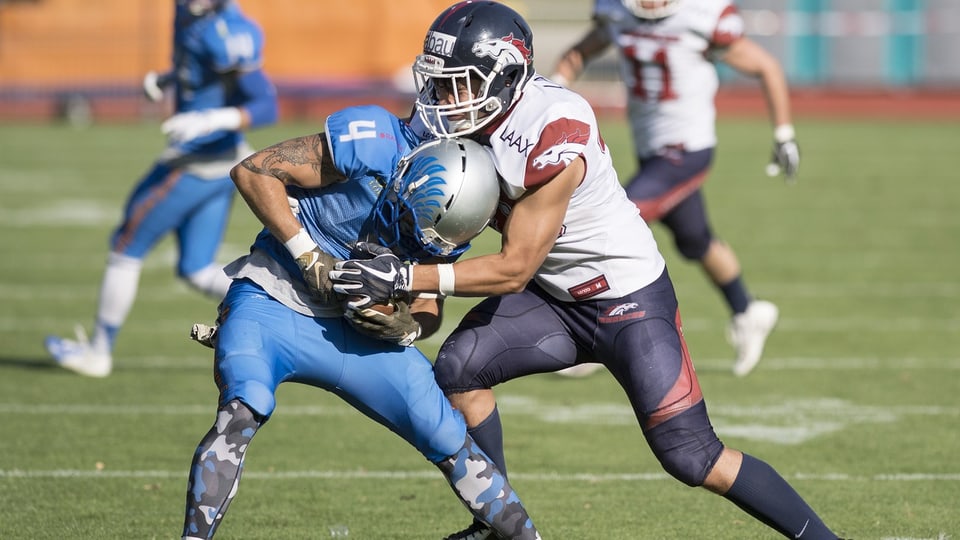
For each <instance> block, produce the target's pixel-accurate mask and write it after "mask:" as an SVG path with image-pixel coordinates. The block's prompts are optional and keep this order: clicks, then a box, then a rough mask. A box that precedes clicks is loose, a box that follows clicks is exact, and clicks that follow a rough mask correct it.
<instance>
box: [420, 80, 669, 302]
mask: <svg viewBox="0 0 960 540" xmlns="http://www.w3.org/2000/svg"><path fill="white" fill-rule="evenodd" d="M413 124H414V129H415V130H416V131H423V129H424V128H423V126H422V124H421V123H420V120H419V117H415V120H414V122H413ZM487 137H489V139H487ZM481 142H482V143H484V144H486V145H488V146H490V148H491V151H492V154H493V159H494V163H495V164H496V166H497V172H499V173H500V176H501V192H502V194H501V195H502V196H501V204H500V208H499V209H498V215H497V225H498V226H499V225H501V224H502V223H503V220H504V219H505V217H506V215H507V214H509V212H510V208H511V206H512V202H513V201H515V200H517V199H518V198H520V197H521V196H522V195H523V194H524V193H526V191H527V190H528V189H530V188H532V187H535V186H537V185H540V184H542V183H544V182H547V181H549V180H551V179H553V178H554V177H555V176H556V175H557V174H559V173H560V171H562V170H563V169H564V168H565V167H566V166H567V165H569V164H570V163H571V162H572V161H573V160H574V159H576V158H577V157H583V159H584V161H585V163H586V175H585V176H584V179H583V182H582V183H581V184H580V186H579V187H578V188H577V189H576V191H574V193H573V196H572V197H571V199H570V203H569V205H568V207H567V213H566V216H565V217H564V219H563V226H562V227H561V229H560V230H559V231H557V241H556V243H555V244H554V245H553V248H552V249H551V250H550V253H548V254H547V258H546V260H544V262H543V265H542V266H541V267H540V268H539V270H538V271H537V273H536V275H534V280H535V281H536V283H537V284H538V285H540V286H541V287H543V289H544V290H546V291H547V292H548V293H550V294H551V295H552V296H553V297H555V298H557V299H558V300H561V301H575V300H586V299H591V300H593V299H616V298H621V297H623V296H626V295H627V294H630V293H632V292H634V291H636V290H638V289H641V288H643V287H644V286H646V285H648V284H650V283H652V282H653V281H654V280H656V279H657V278H658V277H660V275H661V274H662V273H663V270H664V268H665V263H664V260H663V257H662V256H661V254H660V251H659V250H658V249H657V243H656V241H655V240H654V238H653V234H652V233H651V231H650V228H649V227H647V224H646V223H645V222H644V221H643V218H641V217H640V212H639V211H638V210H637V206H636V205H635V204H634V203H632V202H631V201H630V200H629V199H628V198H627V194H626V192H625V191H624V190H623V187H622V186H621V185H620V181H619V179H618V178H617V173H616V170H614V168H613V161H612V159H611V157H610V151H609V149H608V148H607V146H606V144H605V143H604V142H603V139H602V138H601V136H600V130H599V128H598V127H597V119H596V116H595V115H594V113H593V109H591V107H590V104H589V103H587V102H586V100H584V99H583V98H582V97H580V96H579V95H578V94H576V93H574V92H571V91H570V90H567V89H566V88H563V87H561V86H560V85H557V84H555V83H553V82H551V81H549V80H548V79H546V78H544V77H542V76H539V75H534V77H533V79H532V80H531V81H529V82H528V83H527V85H526V86H525V87H524V90H523V96H522V97H521V98H520V100H519V101H518V102H517V103H516V104H515V105H514V107H513V108H512V110H511V111H510V112H509V114H507V115H506V117H505V118H504V119H502V120H500V121H499V123H497V122H495V123H494V125H493V127H490V128H488V129H487V130H485V132H484V136H483V138H482V139H481Z"/></svg>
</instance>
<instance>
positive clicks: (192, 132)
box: [45, 0, 277, 377]
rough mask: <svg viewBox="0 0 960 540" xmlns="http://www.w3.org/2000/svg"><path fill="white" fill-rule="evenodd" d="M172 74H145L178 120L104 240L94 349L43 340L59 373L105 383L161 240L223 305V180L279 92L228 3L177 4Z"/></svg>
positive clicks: (267, 119)
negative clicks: (170, 238) (146, 265)
mask: <svg viewBox="0 0 960 540" xmlns="http://www.w3.org/2000/svg"><path fill="white" fill-rule="evenodd" d="M173 39H174V45H173V67H172V69H171V70H170V71H169V72H167V73H164V74H156V73H149V74H147V76H146V77H145V78H144V91H145V93H146V94H147V96H148V97H150V98H151V99H154V100H159V99H162V97H163V95H164V91H165V90H169V91H170V92H171V93H172V95H173V96H172V97H173V101H174V106H175V114H174V115H173V116H171V117H170V118H169V119H167V120H166V121H165V122H164V123H163V125H162V127H161V129H162V131H163V133H164V134H165V135H166V136H167V138H168V145H167V147H166V148H165V149H164V150H163V152H162V153H161V154H160V156H159V157H158V158H157V160H156V162H155V163H154V164H153V166H152V168H151V169H150V170H149V171H148V172H147V174H146V175H145V176H144V177H143V179H142V180H141V181H140V182H139V183H138V184H137V186H136V187H135V188H134V190H133V192H132V193H131V194H130V196H129V198H128V200H127V203H126V208H125V211H124V217H123V221H122V222H121V223H120V225H119V226H118V227H117V229H116V231H115V232H114V234H113V236H112V238H111V241H110V254H109V256H108V258H107V265H106V270H105V271H104V274H103V280H102V284H101V287H100V298H99V303H98V306H97V312H96V319H95V322H94V330H93V337H92V340H90V341H88V340H87V338H86V333H85V332H84V330H83V328H82V327H81V326H78V327H77V338H78V339H77V340H70V339H63V338H59V337H54V336H51V337H48V338H47V339H46V342H45V345H46V348H47V350H48V351H49V352H50V354H51V355H52V356H53V358H54V359H55V360H56V361H57V363H58V364H59V365H61V366H63V367H64V368H67V369H69V370H72V371H75V372H77V373H80V374H82V375H87V376H91V377H106V376H107V375H109V374H110V372H111V370H112V367H113V357H112V350H113V345H114V341H115V340H116V337H117V333H118V332H119V331H120V328H121V326H122V325H123V323H124V322H125V321H126V318H127V315H128V314H129V313H130V310H131V308H132V307H133V302H134V300H135V298H136V295H137V287H138V284H139V279H140V273H141V268H142V266H143V259H144V257H145V256H146V255H147V253H149V252H150V250H151V249H152V248H153V247H154V246H155V245H156V244H157V243H158V242H159V241H160V240H161V239H163V238H164V237H165V236H166V235H167V234H171V233H172V234H174V235H175V236H176V239H177V246H178V249H179V261H178V263H177V275H178V276H179V277H181V278H182V279H183V280H185V281H186V282H187V283H188V284H190V285H191V286H192V287H194V288H196V289H197V290H199V291H201V292H203V293H206V294H208V295H210V296H211V297H215V298H217V299H220V298H222V297H223V295H224V294H225V293H226V290H227V287H228V286H229V284H230V280H229V279H228V278H227V277H226V275H224V273H223V270H222V267H221V265H219V264H217V263H216V262H215V256H216V252H217V248H218V247H219V245H220V242H221V239H222V237H223V233H224V230H225V228H226V225H227V219H228V216H229V212H230V207H231V205H232V201H233V197H234V193H235V187H234V185H233V182H231V181H230V177H229V171H230V168H231V167H232V166H233V165H235V164H236V163H237V162H238V161H240V159H242V158H243V157H244V156H247V155H249V154H250V153H251V152H252V149H251V148H250V147H249V146H248V145H247V144H246V142H245V140H244V136H243V132H242V130H244V129H247V128H254V127H259V126H264V125H269V124H272V123H274V122H275V121H276V119H277V100H276V91H275V89H274V87H273V84H272V83H271V82H270V80H269V79H268V78H267V76H266V75H265V74H264V72H263V70H262V69H261V63H262V61H263V34H262V32H261V30H260V28H259V27H258V26H257V24H256V23H255V22H254V21H253V20H251V19H250V18H248V17H247V16H246V15H244V14H243V13H242V12H241V11H240V9H239V8H238V7H237V6H236V5H235V4H234V3H232V2H230V1H227V0H177V2H176V15H175V18H174V32H173Z"/></svg>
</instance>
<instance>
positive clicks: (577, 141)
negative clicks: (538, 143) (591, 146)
mask: <svg viewBox="0 0 960 540" xmlns="http://www.w3.org/2000/svg"><path fill="white" fill-rule="evenodd" d="M589 139H590V134H589V133H586V134H584V133H582V132H581V131H580V129H579V128H578V129H577V130H576V131H574V132H573V133H566V132H564V133H562V134H561V135H560V137H559V138H558V139H557V142H555V143H553V146H551V147H550V148H547V149H546V150H545V151H544V152H543V153H542V154H540V155H539V156H537V157H535V158H533V166H534V167H535V168H537V169H545V168H546V167H550V166H554V165H559V164H561V163H563V166H564V167H566V166H567V165H569V164H570V162H571V161H573V160H574V159H576V157H577V156H579V155H580V154H582V153H583V150H584V149H585V148H586V147H587V141H588V140H589Z"/></svg>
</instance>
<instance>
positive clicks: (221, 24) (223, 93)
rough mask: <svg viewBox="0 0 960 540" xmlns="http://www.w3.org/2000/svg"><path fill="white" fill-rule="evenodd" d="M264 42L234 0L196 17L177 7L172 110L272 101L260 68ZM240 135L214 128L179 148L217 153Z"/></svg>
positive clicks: (183, 151) (226, 148) (270, 86)
mask: <svg viewBox="0 0 960 540" xmlns="http://www.w3.org/2000/svg"><path fill="white" fill-rule="evenodd" d="M263 42H264V40H263V32H262V30H261V29H260V27H259V26H258V25H257V24H256V23H255V22H254V21H253V20H251V19H249V18H248V17H247V16H246V15H244V14H243V12H241V11H240V9H239V8H238V7H237V6H236V5H235V4H234V3H232V2H228V3H227V5H226V6H225V7H224V8H223V9H222V10H219V11H216V12H213V13H209V14H207V15H204V16H202V17H199V18H198V17H194V16H192V15H190V14H189V12H187V11H186V8H178V9H177V12H176V17H175V20H174V36H173V72H174V75H175V80H176V98H175V103H176V112H189V111H197V110H204V109H215V108H220V107H240V106H247V107H248V109H249V108H250V107H249V102H250V101H251V100H258V99H264V100H265V101H266V100H269V102H268V103H273V102H275V99H274V94H275V91H274V89H273V88H272V85H271V84H270V83H269V81H267V80H266V78H265V77H264V76H263V75H262V74H261V73H260V67H261V65H262V63H263ZM226 74H234V76H231V77H229V78H228V77H225V75H226ZM236 74H240V77H237V76H236ZM243 74H255V76H256V78H255V80H253V81H243V80H239V79H242V76H243ZM264 85H266V87H264ZM272 107H273V108H274V109H275V105H273V106H272ZM270 121H272V119H271V120H270ZM254 123H255V124H256V122H254ZM242 140H243V133H242V132H240V131H218V132H215V133H211V134H210V135H208V136H206V137H200V138H198V139H194V140H191V141H186V142H185V143H182V144H180V145H178V146H179V150H180V151H181V152H182V153H202V154H216V153H220V152H223V151H225V150H228V149H231V148H235V147H236V146H237V145H238V144H239V143H240V142H241V141H242Z"/></svg>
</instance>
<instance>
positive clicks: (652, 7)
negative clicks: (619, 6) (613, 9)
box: [622, 0, 680, 19]
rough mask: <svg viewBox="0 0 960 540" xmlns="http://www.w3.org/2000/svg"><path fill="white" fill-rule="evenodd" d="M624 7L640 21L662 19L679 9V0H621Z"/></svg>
mask: <svg viewBox="0 0 960 540" xmlns="http://www.w3.org/2000/svg"><path fill="white" fill-rule="evenodd" d="M622 1H623V5H624V7H626V8H627V9H629V10H630V11H631V12H632V13H633V14H634V15H636V16H637V17H639V18H641V19H662V18H664V17H669V16H670V15H673V14H674V13H676V12H677V10H678V9H680V0H622Z"/></svg>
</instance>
